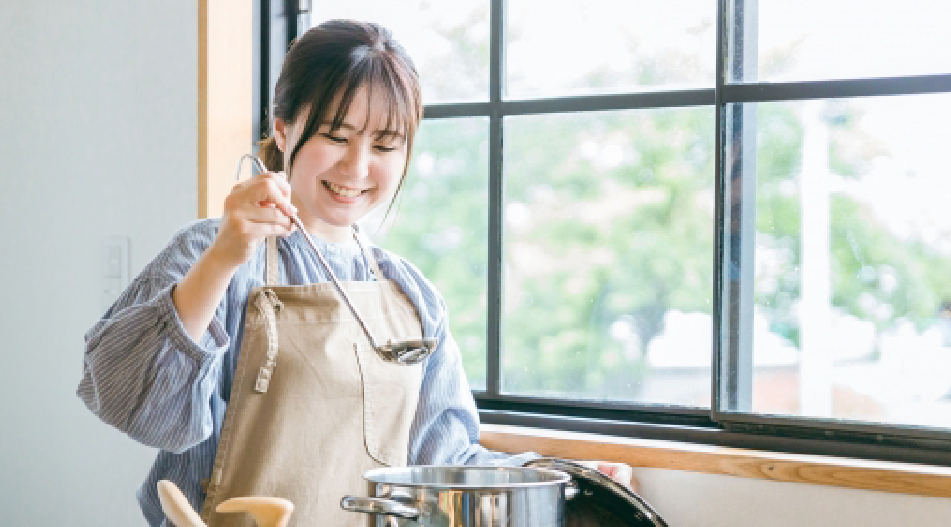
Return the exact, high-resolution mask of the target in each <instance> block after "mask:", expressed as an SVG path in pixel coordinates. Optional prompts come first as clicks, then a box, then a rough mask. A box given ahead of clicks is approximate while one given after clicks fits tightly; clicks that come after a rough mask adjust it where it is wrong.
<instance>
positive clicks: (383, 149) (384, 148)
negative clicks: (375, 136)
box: [376, 145, 396, 152]
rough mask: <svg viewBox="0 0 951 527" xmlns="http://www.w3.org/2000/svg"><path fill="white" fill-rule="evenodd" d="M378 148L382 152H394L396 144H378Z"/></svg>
mask: <svg viewBox="0 0 951 527" xmlns="http://www.w3.org/2000/svg"><path fill="white" fill-rule="evenodd" d="M376 149H377V150H379V151H380V152H392V151H394V150H396V147H395V146H386V145H376Z"/></svg>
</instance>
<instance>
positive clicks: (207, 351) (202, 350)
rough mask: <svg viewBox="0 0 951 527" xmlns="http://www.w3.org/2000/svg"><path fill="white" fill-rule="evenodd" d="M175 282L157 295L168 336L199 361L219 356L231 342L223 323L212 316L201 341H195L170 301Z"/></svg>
mask: <svg viewBox="0 0 951 527" xmlns="http://www.w3.org/2000/svg"><path fill="white" fill-rule="evenodd" d="M175 285H176V284H172V285H170V286H168V287H166V288H165V289H164V290H163V291H162V292H161V293H159V297H158V300H157V302H158V308H159V317H161V319H162V320H163V321H165V323H166V328H167V330H168V337H169V339H171V341H172V342H173V343H174V344H175V347H176V348H178V349H179V350H181V351H182V352H183V353H184V354H186V355H188V356H190V357H191V358H193V359H195V360H196V361H198V362H199V363H205V362H208V361H210V360H213V359H215V358H216V357H218V356H220V355H221V354H222V353H224V351H225V350H226V349H228V346H229V345H230V344H231V337H229V336H228V332H226V331H225V328H224V325H223V324H222V323H221V321H220V320H218V318H217V317H212V319H211V322H210V323H209V324H208V328H207V329H206V330H205V332H204V333H203V334H202V336H201V341H200V342H196V341H195V339H193V338H192V337H191V336H190V335H189V334H188V332H187V331H185V326H184V324H182V319H181V318H180V317H179V316H178V310H177V309H176V308H175V303H174V302H172V291H173V290H174V289H175Z"/></svg>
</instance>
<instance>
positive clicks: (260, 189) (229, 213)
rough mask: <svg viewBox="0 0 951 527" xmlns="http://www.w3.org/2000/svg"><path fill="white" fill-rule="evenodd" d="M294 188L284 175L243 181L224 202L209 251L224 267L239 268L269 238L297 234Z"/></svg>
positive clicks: (265, 174)
mask: <svg viewBox="0 0 951 527" xmlns="http://www.w3.org/2000/svg"><path fill="white" fill-rule="evenodd" d="M296 214H297V207H295V206H294V205H292V204H291V186H290V184H289V183H288V182H287V178H285V177H284V174H283V173H282V172H266V173H264V174H261V175H259V176H257V177H253V178H250V179H247V180H244V181H242V182H240V183H238V184H237V185H235V186H234V188H232V189H231V193H230V194H228V197H227V198H225V204H224V213H223V214H222V218H221V225H220V226H219V228H218V236H217V237H216V238H215V242H214V244H213V245H212V246H211V248H210V249H209V251H210V252H211V253H212V254H214V257H215V259H216V260H218V262H219V263H220V264H221V265H224V266H227V267H234V268H237V267H238V266H240V265H241V264H243V263H245V262H247V261H248V260H249V259H250V258H251V255H252V254H253V253H254V249H255V247H257V245H258V244H259V243H260V242H261V241H262V240H264V238H266V237H268V236H287V235H288V234H290V233H291V232H293V231H294V224H293V223H292V222H291V219H290V218H291V216H295V215H296Z"/></svg>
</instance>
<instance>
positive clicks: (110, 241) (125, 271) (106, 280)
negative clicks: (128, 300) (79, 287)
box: [100, 236, 129, 311]
mask: <svg viewBox="0 0 951 527" xmlns="http://www.w3.org/2000/svg"><path fill="white" fill-rule="evenodd" d="M101 255H102V256H101V258H102V263H101V273H100V292H101V295H100V297H101V307H102V309H103V310H104V311H105V310H106V309H108V308H109V306H111V305H112V303H113V302H115V301H116V299H117V298H119V295H120V294H122V291H123V290H125V288H126V287H128V285H129V238H128V237H126V236H110V237H108V238H105V239H104V240H103V241H102V250H101Z"/></svg>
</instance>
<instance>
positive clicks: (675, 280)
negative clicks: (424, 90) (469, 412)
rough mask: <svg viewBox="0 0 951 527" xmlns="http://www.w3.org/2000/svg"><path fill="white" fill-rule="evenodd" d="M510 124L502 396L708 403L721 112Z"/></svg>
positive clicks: (515, 120)
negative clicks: (717, 131)
mask: <svg viewBox="0 0 951 527" xmlns="http://www.w3.org/2000/svg"><path fill="white" fill-rule="evenodd" d="M504 124H505V156H504V159H505V167H504V172H505V202H504V219H503V225H504V238H503V239H504V251H503V257H504V263H503V306H502V311H503V320H502V334H503V348H502V357H501V361H502V370H503V371H502V389H503V391H505V392H508V393H518V394H532V395H545V396H548V395H560V396H566V397H571V398H579V399H613V400H625V401H638V402H646V403H661V404H676V405H684V406H697V407H701V406H707V407H709V404H710V386H711V385H710V363H711V356H712V355H711V353H712V351H711V336H712V326H711V317H710V313H711V312H712V311H711V303H712V302H711V296H712V293H713V283H712V276H713V233H714V230H713V223H714V222H713V218H714V192H713V188H714V186H713V183H714V178H713V161H714V156H713V150H714V144H713V137H714V135H713V126H714V112H713V108H683V109H675V110H669V109H668V110H638V111H620V112H598V113H587V114H559V115H548V116H520V117H510V118H507V119H506V120H505V122H504Z"/></svg>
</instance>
